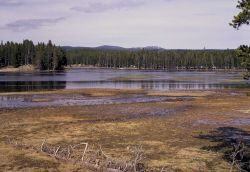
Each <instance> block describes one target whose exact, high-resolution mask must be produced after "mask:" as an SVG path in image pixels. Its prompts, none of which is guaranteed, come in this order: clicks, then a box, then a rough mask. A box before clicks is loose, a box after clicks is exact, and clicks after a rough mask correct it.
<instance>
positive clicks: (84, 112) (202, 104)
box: [0, 89, 250, 172]
mask: <svg viewBox="0 0 250 172" xmlns="http://www.w3.org/2000/svg"><path fill="white" fill-rule="evenodd" d="M140 91H142V90H139V92H140ZM58 92H59V91H55V92H53V93H58ZM72 92H74V94H75V93H79V94H80V93H81V94H82V93H88V94H90V95H92V96H95V95H98V96H100V95H103V96H104V95H105V96H107V95H114V94H125V93H130V94H134V93H137V91H135V90H108V91H106V90H105V91H104V90H100V89H98V90H96V89H88V91H87V92H86V89H85V90H74V91H63V94H64V93H65V94H71V93H72ZM142 92H144V91H142ZM49 93H50V92H49ZM29 94H31V93H29ZM148 94H149V95H159V94H158V93H148ZM160 95H165V96H183V95H185V96H187V95H189V96H195V97H200V98H199V99H194V100H192V101H176V102H158V103H133V104H117V105H98V106H76V107H56V108H55V107H54V108H52V107H51V108H49V107H45V108H26V109H13V110H1V111H0V121H1V122H0V129H1V132H0V139H1V140H4V138H5V137H6V136H12V137H15V138H17V139H19V140H21V141H23V142H25V143H27V144H33V145H39V144H41V142H42V140H43V139H45V138H46V139H47V140H48V142H49V143H50V144H55V145H63V144H71V143H79V142H88V143H89V144H90V145H93V146H97V145H98V144H100V145H102V148H103V150H104V151H105V152H106V153H107V154H108V155H109V156H112V157H115V158H120V157H122V156H124V157H127V156H129V155H128V151H126V149H127V148H129V147H131V146H134V145H142V146H143V148H144V150H145V153H146V156H147V159H146V162H147V164H148V165H149V166H151V167H159V168H160V167H163V166H167V167H171V168H173V169H176V170H179V171H199V170H203V171H221V172H223V171H229V169H230V165H229V163H228V162H226V161H225V160H223V159H222V154H220V153H215V152H211V151H205V150H202V149H201V148H202V147H203V146H207V145H214V144H216V143H213V142H209V141H208V140H201V139H199V138H197V136H199V135H200V134H206V133H209V132H210V131H212V130H214V129H216V128H218V127H223V126H232V127H237V128H241V129H244V130H246V131H250V127H249V126H250V125H245V124H244V125H239V124H236V123H233V121H234V119H238V118H243V119H244V118H249V114H248V113H243V112H241V111H240V110H242V109H249V107H250V98H249V97H247V96H246V95H245V94H239V95H234V96H233V95H229V94H227V92H214V93H213V92H198V91H196V92H174V93H161V94H160ZM157 109H184V111H177V112H176V113H170V114H166V116H164V115H163V116H155V117H153V116H147V115H145V116H140V117H138V118H137V114H148V113H151V112H153V111H155V110H157ZM199 121H203V122H199ZM204 121H205V122H204ZM1 170H3V171H8V170H9V171H11V170H12V171H14V170H17V171H28V170H29V171H46V170H47V171H73V170H76V171H77V170H80V168H79V167H75V166H72V165H71V164H67V163H61V162H57V161H56V160H54V159H53V158H50V157H46V156H45V155H41V154H37V153H34V152H30V151H28V150H16V149H14V148H12V147H10V146H6V145H5V144H4V143H3V142H0V171H1ZM84 170H86V169H83V171H84Z"/></svg>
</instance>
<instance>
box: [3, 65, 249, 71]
mask: <svg viewBox="0 0 250 172" xmlns="http://www.w3.org/2000/svg"><path fill="white" fill-rule="evenodd" d="M74 69H90V70H91V69H93V70H94V69H95V70H98V69H100V70H104V69H106V70H130V71H131V70H134V71H166V72H245V70H244V69H144V68H141V69H139V68H114V67H97V66H82V65H81V66H79V65H72V66H65V68H64V70H61V71H68V70H74ZM34 72H58V71H51V70H50V71H49V70H45V71H40V70H38V69H36V68H35V67H34V66H33V65H24V66H20V67H17V68H15V67H13V66H7V67H2V68H0V73H34Z"/></svg>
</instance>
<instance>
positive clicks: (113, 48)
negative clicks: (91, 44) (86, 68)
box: [95, 45, 126, 51]
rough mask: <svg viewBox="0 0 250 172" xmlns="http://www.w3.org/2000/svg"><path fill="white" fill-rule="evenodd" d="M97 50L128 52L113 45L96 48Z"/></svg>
mask: <svg viewBox="0 0 250 172" xmlns="http://www.w3.org/2000/svg"><path fill="white" fill-rule="evenodd" d="M95 49H98V50H113V51H123V50H126V48H123V47H119V46H112V45H102V46H99V47H95Z"/></svg>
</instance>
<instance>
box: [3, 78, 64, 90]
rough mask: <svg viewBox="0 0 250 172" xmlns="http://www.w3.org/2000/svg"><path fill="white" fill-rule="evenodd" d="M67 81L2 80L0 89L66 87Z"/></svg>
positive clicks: (50, 88)
mask: <svg viewBox="0 0 250 172" xmlns="http://www.w3.org/2000/svg"><path fill="white" fill-rule="evenodd" d="M65 87H66V82H65V81H6V82H0V91H2V92H7V91H34V90H52V89H64V88H65Z"/></svg>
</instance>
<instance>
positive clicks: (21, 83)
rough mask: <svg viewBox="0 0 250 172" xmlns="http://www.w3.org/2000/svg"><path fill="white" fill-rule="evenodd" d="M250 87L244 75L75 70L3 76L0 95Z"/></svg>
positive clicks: (0, 77)
mask: <svg viewBox="0 0 250 172" xmlns="http://www.w3.org/2000/svg"><path fill="white" fill-rule="evenodd" d="M246 87H247V88H248V87H250V86H249V84H247V83H246V82H245V81H243V80H242V75H241V73H224V72H185V71H184V72H166V71H144V70H141V71H140V70H114V69H73V70H67V71H65V72H37V73H0V92H7V91H9V92H11V91H33V90H53V89H76V88H142V89H153V90H204V89H206V90H207V89H224V88H246Z"/></svg>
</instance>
